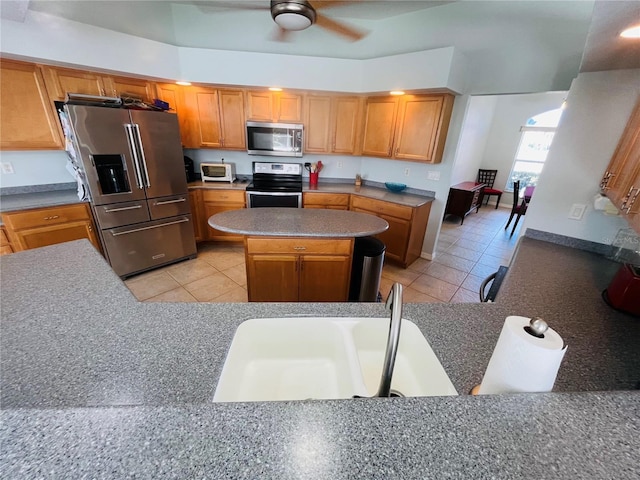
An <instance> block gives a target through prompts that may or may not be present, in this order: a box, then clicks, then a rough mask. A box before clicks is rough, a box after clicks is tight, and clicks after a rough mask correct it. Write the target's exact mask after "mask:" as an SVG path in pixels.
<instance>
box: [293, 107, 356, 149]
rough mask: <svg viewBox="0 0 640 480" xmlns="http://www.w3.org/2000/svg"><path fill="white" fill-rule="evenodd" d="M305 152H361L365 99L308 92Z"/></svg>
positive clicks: (305, 110)
mask: <svg viewBox="0 0 640 480" xmlns="http://www.w3.org/2000/svg"><path fill="white" fill-rule="evenodd" d="M304 112H305V120H304V125H305V147H304V148H305V152H307V153H340V154H347V155H354V154H356V153H357V152H358V138H359V137H358V135H359V129H360V124H361V123H362V122H361V116H362V99H361V98H360V97H355V96H325V95H308V96H307V97H306V99H305V108H304Z"/></svg>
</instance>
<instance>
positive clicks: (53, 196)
mask: <svg viewBox="0 0 640 480" xmlns="http://www.w3.org/2000/svg"><path fill="white" fill-rule="evenodd" d="M79 202H80V200H79V199H78V191H77V190H76V189H75V188H74V189H67V190H50V191H42V192H25V193H17V194H13V195H2V196H1V197H0V212H11V211H15V210H27V209H29V208H43V207H55V206H58V205H68V204H70V203H79Z"/></svg>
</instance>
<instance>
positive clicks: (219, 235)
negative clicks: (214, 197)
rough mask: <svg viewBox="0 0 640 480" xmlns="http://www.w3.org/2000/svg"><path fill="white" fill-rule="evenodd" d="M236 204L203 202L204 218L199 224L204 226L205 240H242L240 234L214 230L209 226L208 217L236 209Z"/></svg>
mask: <svg viewBox="0 0 640 480" xmlns="http://www.w3.org/2000/svg"><path fill="white" fill-rule="evenodd" d="M239 208H242V207H238V206H237V205H222V204H216V203H210V202H204V218H203V219H202V220H203V222H202V223H201V225H203V226H204V228H205V232H207V233H206V235H205V236H204V237H205V238H206V239H207V240H222V241H232V242H233V241H242V238H243V237H242V235H236V234H234V233H227V232H222V231H220V230H216V229H215V228H212V227H211V226H209V223H208V221H209V217H211V216H212V215H215V214H216V213H222V212H228V211H230V210H238V209H239Z"/></svg>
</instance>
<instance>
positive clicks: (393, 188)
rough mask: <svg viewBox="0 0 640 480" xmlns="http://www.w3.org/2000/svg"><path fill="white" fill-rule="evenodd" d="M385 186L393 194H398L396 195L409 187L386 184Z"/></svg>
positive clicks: (401, 184)
mask: <svg viewBox="0 0 640 480" xmlns="http://www.w3.org/2000/svg"><path fill="white" fill-rule="evenodd" d="M384 185H385V187H387V188H388V189H389V190H391V191H392V192H396V193H398V192H401V191H403V190H404V189H405V188H407V186H406V185H405V184H404V183H395V182H385V183H384Z"/></svg>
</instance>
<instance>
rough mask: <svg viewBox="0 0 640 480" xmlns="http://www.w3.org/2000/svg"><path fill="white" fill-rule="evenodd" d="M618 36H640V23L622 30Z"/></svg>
mask: <svg viewBox="0 0 640 480" xmlns="http://www.w3.org/2000/svg"><path fill="white" fill-rule="evenodd" d="M620 36H621V37H623V38H640V25H636V26H635V27H631V28H627V29H626V30H623V32H622V33H621V34H620Z"/></svg>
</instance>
